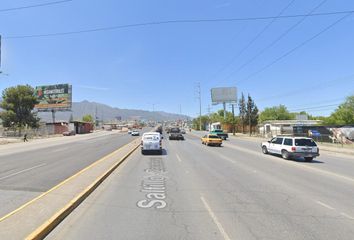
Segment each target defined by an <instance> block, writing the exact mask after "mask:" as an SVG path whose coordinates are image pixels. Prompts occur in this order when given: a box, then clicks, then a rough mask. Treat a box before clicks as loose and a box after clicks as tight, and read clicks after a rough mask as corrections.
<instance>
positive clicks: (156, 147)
mask: <svg viewBox="0 0 354 240" xmlns="http://www.w3.org/2000/svg"><path fill="white" fill-rule="evenodd" d="M146 152H158V153H159V154H162V139H161V134H160V133H158V132H146V133H144V134H143V136H142V138H141V153H142V154H145V153H146Z"/></svg>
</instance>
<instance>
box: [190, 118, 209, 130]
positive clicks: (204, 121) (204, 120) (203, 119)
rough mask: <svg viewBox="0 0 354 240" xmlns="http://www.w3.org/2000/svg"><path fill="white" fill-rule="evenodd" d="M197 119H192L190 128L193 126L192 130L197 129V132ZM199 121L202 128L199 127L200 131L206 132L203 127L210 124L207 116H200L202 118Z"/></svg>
mask: <svg viewBox="0 0 354 240" xmlns="http://www.w3.org/2000/svg"><path fill="white" fill-rule="evenodd" d="M199 119H200V118H199V117H197V118H194V119H193V121H192V126H193V129H197V130H199V129H200V128H199V122H200V121H199ZM201 119H202V121H201V122H202V127H201V129H202V130H206V129H205V125H207V124H208V123H209V122H210V119H209V116H207V115H202V117H201Z"/></svg>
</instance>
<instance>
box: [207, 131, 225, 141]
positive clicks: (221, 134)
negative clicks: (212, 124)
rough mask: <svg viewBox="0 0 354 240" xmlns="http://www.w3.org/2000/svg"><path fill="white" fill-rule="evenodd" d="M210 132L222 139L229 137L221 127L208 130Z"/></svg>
mask: <svg viewBox="0 0 354 240" xmlns="http://www.w3.org/2000/svg"><path fill="white" fill-rule="evenodd" d="M209 133H210V134H213V135H217V136H218V137H220V138H221V139H222V140H226V139H227V138H228V137H229V134H227V133H225V132H224V131H223V130H222V129H215V130H212V131H210V132H209Z"/></svg>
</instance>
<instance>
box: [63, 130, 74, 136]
mask: <svg viewBox="0 0 354 240" xmlns="http://www.w3.org/2000/svg"><path fill="white" fill-rule="evenodd" d="M75 135H76V132H75V130H70V131H65V132H63V136H75Z"/></svg>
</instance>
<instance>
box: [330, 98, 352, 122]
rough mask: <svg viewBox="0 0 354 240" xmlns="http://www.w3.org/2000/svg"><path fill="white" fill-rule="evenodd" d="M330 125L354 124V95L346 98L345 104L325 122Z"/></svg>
mask: <svg viewBox="0 0 354 240" xmlns="http://www.w3.org/2000/svg"><path fill="white" fill-rule="evenodd" d="M324 123H325V124H329V125H332V124H333V125H347V124H354V95H352V96H349V97H347V98H346V100H345V102H344V103H342V104H341V105H339V107H338V108H337V109H336V110H335V111H334V112H333V113H332V114H331V116H329V117H328V118H326V119H325V120H324Z"/></svg>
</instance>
